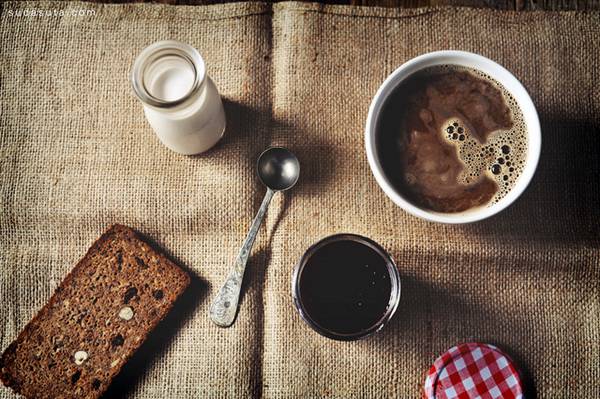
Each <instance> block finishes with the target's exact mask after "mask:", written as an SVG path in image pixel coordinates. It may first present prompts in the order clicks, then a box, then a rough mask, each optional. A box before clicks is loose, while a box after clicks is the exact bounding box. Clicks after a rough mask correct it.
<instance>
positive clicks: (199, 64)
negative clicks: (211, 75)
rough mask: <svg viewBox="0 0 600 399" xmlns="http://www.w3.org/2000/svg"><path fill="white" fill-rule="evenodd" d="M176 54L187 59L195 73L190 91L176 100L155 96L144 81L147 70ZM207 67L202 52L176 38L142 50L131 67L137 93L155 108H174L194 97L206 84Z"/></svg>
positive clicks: (132, 83)
mask: <svg viewBox="0 0 600 399" xmlns="http://www.w3.org/2000/svg"><path fill="white" fill-rule="evenodd" d="M167 56H175V57H179V58H181V59H183V60H185V61H186V62H187V63H188V64H189V65H190V67H191V69H192V71H193V73H194V82H193V83H192V87H191V88H190V89H189V90H188V92H187V93H186V94H185V95H183V96H182V97H180V98H177V99H175V100H163V99H161V98H158V97H156V96H154V95H153V94H152V93H150V91H149V90H148V88H147V87H146V83H145V81H144V73H145V71H146V70H147V69H148V68H149V67H150V66H151V65H152V64H154V63H155V62H156V61H158V60H160V59H161V58H163V57H167ZM205 77H206V68H205V65H204V60H203V59H202V57H201V56H200V53H198V51H197V50H196V49H195V48H193V47H192V46H190V45H189V44H186V43H182V42H178V41H176V40H163V41H159V42H156V43H153V44H151V45H149V46H148V47H146V48H145V49H143V50H142V52H141V53H140V54H139V55H138V56H137V58H136V59H135V61H134V63H133V67H132V69H131V85H132V87H133V91H134V93H135V95H136V96H137V97H138V98H139V99H140V100H141V101H142V102H143V103H144V104H147V105H150V106H152V107H155V108H173V107H177V106H179V105H181V104H183V103H186V102H187V101H188V100H189V99H190V98H192V97H194V95H195V94H196V93H198V91H199V90H200V88H201V87H202V85H203V84H204V81H205Z"/></svg>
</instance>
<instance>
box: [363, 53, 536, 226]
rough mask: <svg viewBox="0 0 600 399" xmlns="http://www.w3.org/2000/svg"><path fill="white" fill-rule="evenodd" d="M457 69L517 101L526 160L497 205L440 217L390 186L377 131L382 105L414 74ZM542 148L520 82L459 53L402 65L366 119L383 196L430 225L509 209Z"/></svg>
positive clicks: (373, 169) (369, 149)
mask: <svg viewBox="0 0 600 399" xmlns="http://www.w3.org/2000/svg"><path fill="white" fill-rule="evenodd" d="M447 64H450V65H458V66H465V67H469V68H474V69H478V70H480V71H482V72H484V73H486V74H488V75H490V76H491V77H492V78H493V79H495V80H497V81H498V82H500V83H501V84H502V85H503V86H504V87H505V88H506V90H508V91H509V92H510V93H511V94H512V96H513V98H514V99H515V100H516V101H517V104H518V106H519V108H520V109H521V112H522V113H523V118H524V120H525V125H526V126H527V138H528V141H527V158H526V164H525V168H524V169H523V173H522V174H521V176H520V177H519V179H518V180H517V183H516V184H515V186H514V187H513V188H512V189H511V190H510V191H509V192H508V194H507V195H505V196H504V197H503V198H502V199H500V201H498V202H497V203H495V204H492V205H490V206H484V207H480V208H475V209H473V210H469V211H465V212H458V213H442V212H435V211H431V210H427V209H424V208H421V207H418V206H416V205H414V204H413V203H411V202H410V201H409V200H407V199H406V198H405V197H404V196H403V195H402V194H400V193H399V192H398V191H397V190H396V189H395V188H394V187H393V185H392V184H391V183H390V181H389V180H388V178H387V177H386V175H385V172H384V171H383V168H382V167H381V164H380V163H379V159H378V158H379V157H378V155H377V149H376V130H377V124H378V118H379V115H380V113H381V110H382V109H383V105H384V104H385V101H386V100H387V98H388V96H389V95H390V94H391V93H392V92H393V90H394V89H395V88H396V87H397V86H398V85H399V84H400V83H401V82H402V81H403V80H405V79H406V78H408V77H409V76H411V75H412V74H413V73H415V72H417V71H419V70H422V69H424V68H427V67H431V66H436V65H447ZM541 145H542V136H541V128H540V122H539V117H538V113H537V111H536V108H535V105H534V104H533V101H532V100H531V97H530V96H529V93H528V92H527V90H526V89H525V87H524V86H523V85H522V84H521V82H520V81H519V80H518V79H517V78H516V77H515V76H514V75H513V74H512V73H511V72H509V71H508V70H507V69H505V68H504V67H503V66H501V65H500V64H498V63H496V62H495V61H492V60H490V59H489V58H486V57H484V56H481V55H479V54H475V53H470V52H466V51H458V50H442V51H434V52H430V53H426V54H422V55H420V56H418V57H415V58H412V59H410V60H409V61H407V62H405V63H404V64H402V65H401V66H400V67H398V68H397V69H396V70H395V71H394V72H392V73H391V74H390V75H389V76H388V77H387V78H386V79H385V80H384V82H383V83H382V84H381V86H379V89H378V90H377V92H376V94H375V96H374V97H373V100H372V101H371V105H370V106H369V112H368V115H367V121H366V125H365V150H366V153H367V160H368V163H369V167H370V169H371V172H372V173H373V175H374V177H375V180H376V181H377V183H378V184H379V186H380V187H381V189H382V190H383V191H384V192H385V194H386V195H387V196H388V197H389V198H390V199H391V200H392V201H393V202H394V203H395V204H396V205H398V206H399V207H401V208H402V209H404V210H405V211H406V212H408V213H409V214H411V215H413V216H417V217H419V218H421V219H425V220H428V221H432V222H439V223H449V224H460V223H471V222H476V221H480V220H483V219H486V218H489V217H491V216H493V215H495V214H497V213H498V212H500V211H502V210H504V209H505V208H507V207H508V206H510V205H511V204H512V203H514V201H515V200H516V199H517V198H518V197H519V196H520V195H521V194H522V193H523V192H524V191H525V189H526V188H527V186H528V185H529V183H530V182H531V180H532V179H533V176H534V174H535V171H536V169H537V165H538V162H539V158H540V153H541Z"/></svg>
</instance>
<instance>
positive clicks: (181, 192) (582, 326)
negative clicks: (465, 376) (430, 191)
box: [0, 2, 600, 399]
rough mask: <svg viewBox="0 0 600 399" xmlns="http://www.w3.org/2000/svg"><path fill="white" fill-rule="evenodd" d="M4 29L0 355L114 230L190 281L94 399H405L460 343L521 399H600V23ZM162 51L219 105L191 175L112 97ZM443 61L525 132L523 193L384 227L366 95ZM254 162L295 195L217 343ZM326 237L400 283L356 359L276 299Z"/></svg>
mask: <svg viewBox="0 0 600 399" xmlns="http://www.w3.org/2000/svg"><path fill="white" fill-rule="evenodd" d="M24 9H30V10H31V9H36V10H48V9H49V10H67V11H70V10H80V9H87V10H94V15H92V16H77V15H73V14H71V13H70V12H67V13H65V15H64V16H60V15H59V16H35V17H33V16H27V17H26V16H20V17H19V16H17V15H16V11H17V10H24ZM0 21H1V25H0V31H1V45H0V46H1V71H0V73H1V86H0V93H1V112H0V143H1V149H0V155H1V156H0V179H1V180H0V181H1V187H0V192H1V197H0V201H1V205H2V213H1V215H0V243H1V249H2V250H1V251H0V267H1V276H0V277H1V278H0V289H1V293H0V294H1V295H0V296H1V302H2V305H1V308H0V323H1V326H2V328H1V329H0V333H1V336H0V338H1V339H0V343H1V346H2V349H4V348H6V346H7V345H8V344H9V343H10V342H11V341H12V340H13V339H14V338H15V337H16V335H17V333H18V332H19V331H20V330H21V329H22V328H23V327H24V326H25V324H26V323H27V322H28V321H29V320H30V318H31V317H32V316H33V315H34V314H35V312H36V311H37V310H38V309H39V308H41V307H42V305H43V304H44V303H45V302H46V301H47V300H48V298H49V297H50V295H51V294H52V292H53V290H54V289H55V288H56V286H57V285H58V283H59V282H60V281H61V279H62V278H63V276H65V275H66V273H67V272H68V271H69V270H70V269H71V268H72V266H73V265H74V264H75V263H76V262H77V261H78V259H79V258H80V257H82V256H83V254H84V253H85V251H86V249H87V248H88V247H89V246H90V245H91V243H92V242H93V241H94V239H95V238H96V237H97V236H99V235H100V234H101V232H102V231H103V230H105V229H106V228H107V227H108V226H109V225H111V224H112V223H116V222H120V223H125V224H128V225H130V226H132V227H134V228H136V229H137V230H139V231H140V232H142V233H144V234H147V235H148V236H149V237H151V238H152V239H153V240H155V241H156V242H157V243H158V244H159V245H160V246H161V247H162V248H165V249H166V250H167V251H168V252H169V253H170V254H171V255H172V256H173V257H174V258H175V259H176V260H177V261H178V262H179V263H180V264H181V265H183V266H184V267H186V268H188V270H190V271H191V272H193V274H194V275H195V278H194V283H193V289H192V290H191V291H190V292H189V293H188V294H187V296H186V298H184V300H183V301H182V302H181V303H180V304H179V305H178V307H177V308H176V309H175V311H174V312H173V313H172V314H171V315H170V316H169V319H168V320H166V322H165V323H163V325H161V327H160V328H159V330H158V331H157V333H156V334H154V335H153V337H152V338H151V341H150V344H149V345H146V346H145V347H144V349H143V350H142V352H141V354H140V356H138V357H137V358H136V360H135V361H134V363H133V364H132V365H130V367H128V369H127V370H126V371H125V376H124V377H121V378H120V379H119V381H117V382H116V383H115V384H114V385H113V387H112V391H111V393H110V395H108V397H118V396H119V395H127V396H128V397H135V398H152V399H154V398H156V399H158V398H160V399H163V398H195V397H206V398H237V397H240V398H243V397H265V398H292V397H294V398H317V397H327V398H340V399H347V398H415V397H418V396H419V394H420V389H421V386H422V383H423V380H424V376H425V372H426V370H427V369H428V367H429V366H430V364H431V363H432V361H433V360H434V359H435V357H436V356H437V355H438V354H440V353H441V352H443V351H444V350H445V349H447V348H449V347H451V346H453V345H455V344H457V343H461V342H465V341H481V342H488V343H492V344H496V345H499V346H500V347H502V348H503V349H504V350H506V351H507V352H508V353H509V354H510V355H512V356H513V357H514V359H515V361H516V362H517V364H518V365H519V366H520V368H521V370H522V372H523V378H524V379H525V381H526V382H527V387H528V388H527V389H528V390H529V391H530V392H531V391H533V390H535V391H536V392H537V396H538V397H540V398H598V397H600V386H599V383H598V381H600V368H599V367H598V359H599V358H600V347H599V342H600V317H599V309H600V300H599V285H600V284H599V280H600V277H599V274H600V273H599V264H600V249H599V248H600V239H599V237H600V233H599V228H598V226H599V223H600V217H599V210H598V204H599V203H600V182H599V179H598V173H599V172H598V171H599V169H600V166H599V157H600V154H599V152H598V149H599V148H600V131H599V126H600V117H599V115H600V91H599V87H600V86H599V85H600V68H599V67H598V66H599V65H600V52H599V51H598V37H600V23H599V21H600V14H598V13H578V12H562V13H556V12H531V13H514V12H498V11H491V10H476V9H452V8H432V9H413V10H389V9H378V8H352V7H349V6H320V5H316V4H302V3H279V4H275V5H269V4H261V3H246V4H242V3H238V4H225V5H214V6H205V7H204V6H202V7H201V6H199V7H187V6H180V7H174V6H168V5H156V4H134V5H131V4H130V5H107V4H90V3H76V2H74V3H72V2H65V3H63V2H55V3H52V2H50V3H48V2H44V3H4V4H3V5H2V17H1V20H0ZM163 39H176V40H181V41H183V42H187V43H189V44H191V45H192V46H194V47H195V48H197V49H198V50H199V51H200V52H201V53H202V55H203V56H204V58H205V60H206V64H207V67H208V73H209V74H210V76H211V77H212V79H213V80H214V81H215V82H216V84H217V86H218V88H219V91H220V93H221V95H222V97H223V99H224V103H225V110H226V113H227V123H228V127H227V131H226V134H225V137H224V138H223V140H222V141H221V142H220V143H219V144H218V145H217V146H216V147H215V148H214V149H212V150H210V151H209V152H207V153H205V154H202V155H200V156H193V157H187V156H181V155H178V154H176V153H173V152H171V151H169V150H168V149H167V148H166V147H164V146H163V145H162V144H160V142H159V141H158V139H157V138H156V136H155V135H154V133H153V132H152V130H151V128H150V127H149V125H148V124H147V122H146V121H145V119H144V115H143V112H142V107H141V104H140V102H139V101H138V100H137V99H136V98H135V97H134V95H133V94H132V90H131V87H130V82H129V71H130V68H131V66H132V63H133V60H134V59H135V57H136V56H137V54H138V53H139V52H140V51H141V50H142V49H143V48H144V47H145V46H147V45H149V44H150V43H152V42H154V41H158V40H163ZM440 49H461V50H467V51H472V52H476V53H479V54H482V55H484V56H487V57H490V58H492V59H493V60H495V61H497V62H499V63H500V64H502V65H504V66H505V67H507V68H508V69H509V70H510V71H512V72H513V73H514V74H515V75H516V77H517V78H518V79H519V80H521V82H522V83H523V84H524V85H525V87H526V88H527V89H528V90H529V92H530V94H531V96H532V98H533V101H534V103H535V104H536V106H537V109H538V111H539V114H540V119H541V123H542V134H543V150H542V158H541V161H540V164H539V169H538V172H537V174H536V176H535V178H534V180H533V182H532V184H531V185H530V187H529V188H528V190H527V191H526V193H525V194H524V195H523V196H522V197H521V198H520V199H519V200H518V201H517V202H516V203H515V204H514V205H513V206H512V207H510V208H509V209H507V210H505V211H503V212H502V213H501V214H499V215H498V216H496V217H494V218H492V219H489V220H487V221H484V222H481V223H476V224H472V225H462V226H453V225H441V224H433V223H428V222H425V221H422V220H419V219H417V218H414V217H412V216H410V215H408V214H406V213H405V212H403V211H402V210H401V209H400V208H398V207H396V206H395V205H394V204H393V203H392V202H391V201H390V200H389V199H388V198H387V197H386V196H385V195H384V193H383V192H382V190H381V189H380V188H379V187H378V185H377V184H376V182H375V180H374V178H373V177H372V175H371V172H370V170H369V167H368V164H367V159H366V155H365V151H364V145H363V127H364V123H365V120H366V115H367V109H368V106H369V103H370V101H371V98H372V97H373V95H374V93H375V92H376V90H377V88H378V86H379V85H380V84H381V82H382V81H383V80H384V78H385V77H386V76H387V75H388V74H389V73H391V72H392V71H393V70H394V69H395V68H397V67H398V66H399V65H401V64H402V63H403V62H405V61H407V60H409V59H410V58H412V57H415V56H417V55H420V54H423V53H425V52H429V51H433V50H440ZM269 145H284V146H288V147H289V148H291V149H292V150H293V151H294V152H296V153H297V154H298V157H299V159H300V162H301V165H302V173H301V178H300V181H299V183H298V185H297V186H296V187H295V188H294V189H293V190H291V191H290V192H287V193H285V194H277V195H276V198H275V199H274V202H273V203H272V206H271V209H270V210H269V212H268V214H267V219H266V223H265V226H264V227H263V228H262V229H261V231H260V237H259V239H258V241H257V242H256V244H255V247H254V251H253V252H252V256H251V259H250V264H249V268H248V270H247V277H248V278H247V280H248V281H247V290H246V291H245V293H244V295H243V298H242V301H241V307H240V312H239V316H238V319H237V322H236V323H235V324H234V326H233V327H231V328H229V329H220V328H218V327H216V326H215V325H213V324H212V323H211V321H210V320H209V318H208V306H209V303H210V299H211V298H212V297H213V296H214V294H215V293H216V291H217V289H218V288H219V286H220V284H222V282H223V281H224V279H225V277H226V275H227V273H228V271H229V268H230V266H231V265H232V263H233V260H234V259H235V256H236V254H237V251H238V249H239V247H240V245H241V243H242V241H243V239H244V236H245V234H246V232H247V229H248V228H249V225H250V221H251V219H252V217H253V216H254V213H255V212H256V210H257V209H258V206H259V204H260V201H261V199H262V196H263V195H264V187H262V186H261V184H260V183H259V182H258V180H257V178H256V177H255V167H254V164H255V161H256V158H257V156H258V154H260V152H261V151H262V150H263V149H264V148H265V147H267V146H269ZM339 232H352V233H358V234H362V235H366V236H368V237H371V238H373V239H374V240H376V241H378V242H379V243H381V245H382V246H383V247H385V248H386V249H387V250H389V251H390V253H391V254H392V256H393V257H394V258H395V260H396V262H397V264H398V267H399V270H400V273H401V276H402V299H401V304H400V306H399V309H398V311H397V313H396V316H395V317H394V319H393V320H392V321H391V323H390V324H389V325H388V326H387V327H386V328H385V329H384V330H383V331H382V332H381V333H379V334H377V335H376V336H373V337H370V338H368V339H366V340H363V341H359V342H346V343H343V342H335V341H331V340H328V339H326V338H323V337H321V336H319V335H318V334H316V333H314V332H313V331H312V330H310V329H309V328H308V327H307V325H306V324H305V323H304V322H303V321H302V320H301V319H300V317H299V315H298V314H297V312H296V311H295V310H294V306H293V304H292V299H291V294H290V279H291V273H292V269H293V267H294V265H295V264H296V262H297V261H298V259H299V258H300V256H301V255H302V253H303V252H304V250H305V249H306V248H307V247H308V246H309V245H311V244H312V243H314V242H315V241H317V240H318V239H320V238H323V237H325V236H327V235H329V234H333V233H339ZM123 392H124V393H123ZM0 397H2V398H8V397H13V396H12V393H11V392H10V391H9V390H8V389H5V388H1V389H0Z"/></svg>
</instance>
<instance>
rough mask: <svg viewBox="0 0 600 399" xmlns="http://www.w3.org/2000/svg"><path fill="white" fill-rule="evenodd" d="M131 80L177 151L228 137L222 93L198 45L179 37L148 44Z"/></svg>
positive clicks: (154, 123) (198, 149)
mask: <svg viewBox="0 0 600 399" xmlns="http://www.w3.org/2000/svg"><path fill="white" fill-rule="evenodd" d="M131 80H132V84H133V90H134V91H135V94H136V95H137V97H138V98H139V99H140V100H141V101H142V104H143V107H144V113H145V115H146V119H147V120H148V122H149V123H150V126H152V128H153V129H154V131H155V132H156V135H157V136H158V138H159V139H160V141H161V142H162V143H163V144H164V145H166V146H167V147H168V148H170V149H171V150H173V151H175V152H178V153H180V154H186V155H191V154H198V153H201V152H204V151H206V150H208V149H209V148H211V147H212V146H214V145H215V144H216V143H217V142H218V141H219V139H220V138H221V137H222V136H223V132H224V131H225V111H224V110H223V103H222V102H221V97H220V96H219V92H218V90H217V88H216V86H215V84H214V83H213V81H212V80H211V79H210V77H209V76H208V75H207V74H206V67H205V65H204V60H203V59H202V57H201V56H200V54H199V53H198V51H196V49H194V48H193V47H191V46H189V45H187V44H185V43H180V42H177V41H173V40H168V41H161V42H157V43H154V44H152V45H150V46H148V47H146V48H145V49H144V50H143V51H142V52H141V53H140V55H139V56H138V57H137V59H136V60H135V63H134V65H133V69H132V72H131Z"/></svg>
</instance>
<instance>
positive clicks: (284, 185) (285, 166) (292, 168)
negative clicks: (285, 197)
mask: <svg viewBox="0 0 600 399" xmlns="http://www.w3.org/2000/svg"><path fill="white" fill-rule="evenodd" d="M256 169H257V173H258V178H259V179H260V181H261V182H262V183H263V184H264V185H265V186H267V188H270V189H271V190H273V191H285V190H288V189H290V188H292V187H293V186H294V185H295V184H296V182H297V181H298V177H299V176H300V162H298V158H296V156H295V155H294V154H292V152H290V151H289V150H288V149H286V148H282V147H271V148H268V149H266V150H265V151H263V153H262V154H260V157H259V158H258V162H257V165H256Z"/></svg>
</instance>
